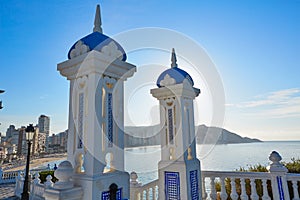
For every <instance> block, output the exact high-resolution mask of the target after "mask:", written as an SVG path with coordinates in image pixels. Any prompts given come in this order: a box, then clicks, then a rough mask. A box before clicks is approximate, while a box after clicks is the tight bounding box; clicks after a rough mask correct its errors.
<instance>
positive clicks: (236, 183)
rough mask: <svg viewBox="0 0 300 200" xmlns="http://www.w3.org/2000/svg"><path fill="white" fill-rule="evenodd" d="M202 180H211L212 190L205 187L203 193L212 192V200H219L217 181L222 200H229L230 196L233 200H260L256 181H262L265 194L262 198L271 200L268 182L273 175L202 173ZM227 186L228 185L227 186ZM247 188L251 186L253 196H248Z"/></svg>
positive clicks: (264, 173)
mask: <svg viewBox="0 0 300 200" xmlns="http://www.w3.org/2000/svg"><path fill="white" fill-rule="evenodd" d="M202 178H203V179H204V180H205V179H206V178H207V179H209V180H210V182H211V185H210V188H207V187H203V190H205V191H203V192H202V193H203V194H205V193H207V191H208V192H210V195H209V196H210V198H211V199H217V196H218V195H216V191H215V190H214V189H215V186H214V181H213V180H217V182H218V183H219V184H220V189H221V191H218V192H219V196H220V198H221V199H222V200H223V199H227V197H228V195H229V196H230V197H231V199H233V200H236V199H239V198H240V199H242V200H246V199H252V200H258V199H259V196H258V194H257V190H256V183H255V180H262V187H263V191H264V194H263V196H262V198H265V199H268V198H270V197H269V196H268V192H267V184H266V180H270V179H271V175H270V173H268V172H225V171H202ZM246 182H250V185H246ZM226 184H228V185H227V186H226ZM247 186H250V188H251V194H250V196H249V195H248V194H247ZM226 187H227V188H231V189H230V194H227V192H229V191H226ZM265 192H266V193H265ZM202 199H206V197H204V196H202Z"/></svg>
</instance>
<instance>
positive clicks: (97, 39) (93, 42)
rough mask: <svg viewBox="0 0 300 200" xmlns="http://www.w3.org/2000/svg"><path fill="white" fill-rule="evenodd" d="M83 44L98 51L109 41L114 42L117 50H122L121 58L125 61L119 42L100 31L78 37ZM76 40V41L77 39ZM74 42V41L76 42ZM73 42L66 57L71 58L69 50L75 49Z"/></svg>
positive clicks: (124, 54) (122, 50)
mask: <svg viewBox="0 0 300 200" xmlns="http://www.w3.org/2000/svg"><path fill="white" fill-rule="evenodd" d="M80 40H81V41H82V42H83V43H84V44H85V45H87V46H88V47H89V50H90V51H91V50H97V51H100V50H101V49H102V47H104V46H106V45H108V44H109V43H110V42H112V41H113V42H114V43H115V44H116V45H117V47H118V50H119V51H121V52H122V54H123V58H122V61H126V58H127V56H126V53H125V51H124V49H123V48H122V47H121V45H120V44H119V43H117V42H116V41H115V40H113V39H112V38H110V37H108V36H106V35H104V34H102V33H100V32H97V31H95V32H93V33H91V34H89V35H87V36H85V37H84V38H82V39H80ZM77 42H78V41H77ZM77 42H76V43H77ZM76 43H75V44H73V46H72V47H71V49H70V50H69V53H68V58H69V59H71V56H70V54H71V51H72V50H73V49H75V45H76Z"/></svg>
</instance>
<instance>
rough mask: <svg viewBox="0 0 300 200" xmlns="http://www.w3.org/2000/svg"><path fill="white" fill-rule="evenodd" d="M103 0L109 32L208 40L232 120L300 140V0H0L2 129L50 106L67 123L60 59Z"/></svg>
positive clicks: (59, 123)
mask: <svg viewBox="0 0 300 200" xmlns="http://www.w3.org/2000/svg"><path fill="white" fill-rule="evenodd" d="M98 3H100V4H101V14H102V23H103V29H104V33H105V34H107V35H115V34H118V33H120V32H122V31H126V30H130V29H134V28H142V27H162V28H168V29H173V30H176V31H178V32H181V33H183V34H185V35H187V36H189V37H191V38H192V39H193V40H195V41H196V42H197V43H199V44H200V45H201V46H203V47H204V48H205V49H206V51H207V52H208V54H209V55H210V57H211V58H212V60H213V61H214V63H215V64H216V67H217V69H218V71H219V73H220V75H221V77H222V80H223V85H224V88H225V94H226V119H225V124H224V126H225V128H227V129H229V130H232V131H235V132H237V133H239V134H241V135H243V136H248V137H257V138H261V139H266V140H294V139H295V140H300V77H299V76H300V55H299V54H300V12H299V10H300V1H299V0H288V1H283V0H264V1H260V0H245V1H240V0H229V1H214V0H212V1H203V0H201V1H196V0H195V1H188V2H184V1H176V2H175V1H158V0H152V1H138V0H128V1H121V0H119V1H116V0H112V1H111V0H110V1H94V0H87V1H79V0H74V1H34V0H33V1H14V0H11V1H1V4H0V38H1V45H0V59H1V63H0V69H1V71H0V89H4V90H5V91H6V92H5V93H4V94H1V95H0V99H2V100H3V103H4V106H5V108H4V109H3V110H1V111H0V122H1V123H2V124H1V125H0V131H1V132H5V131H6V129H7V127H8V126H9V124H15V125H16V126H17V127H19V126H21V125H27V124H28V123H37V118H38V116H39V115H40V114H46V115H50V117H51V129H52V132H53V133H57V132H59V131H63V130H65V129H67V117H68V92H69V90H68V84H69V82H68V81H67V80H66V79H65V78H63V77H62V76H60V74H59V73H58V72H57V71H56V65H57V63H59V62H62V61H64V60H66V58H67V52H68V50H69V48H70V47H71V46H72V45H73V44H74V43H75V42H76V41H77V40H78V39H80V38H82V37H83V36H85V35H87V34H89V33H91V31H92V28H93V20H94V12H95V6H96V4H98ZM168 59H169V58H168ZM134 60H135V58H134V57H132V58H130V56H129V58H128V61H134ZM157 76H158V75H157ZM194 78H195V77H194Z"/></svg>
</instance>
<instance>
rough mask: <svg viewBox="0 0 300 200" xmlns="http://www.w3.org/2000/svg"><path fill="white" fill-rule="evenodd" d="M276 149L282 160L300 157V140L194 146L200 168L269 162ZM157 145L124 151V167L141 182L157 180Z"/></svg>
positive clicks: (229, 168) (221, 168)
mask: <svg viewBox="0 0 300 200" xmlns="http://www.w3.org/2000/svg"><path fill="white" fill-rule="evenodd" d="M274 150H275V151H277V152H279V153H280V155H281V156H282V161H285V162H288V161H290V160H291V158H300V141H288V142H287V141H284V142H263V143H246V144H227V145H197V157H198V158H199V159H200V161H201V168H202V170H214V171H218V170H222V171H232V170H235V169H238V168H240V167H244V168H247V167H248V166H250V165H255V164H262V165H266V166H267V165H269V159H268V157H269V154H270V152H272V151H274ZM159 160H160V147H159V146H152V147H139V148H130V149H127V150H126V151H125V170H126V171H128V172H132V171H135V172H137V173H138V176H139V181H141V182H142V183H147V182H150V181H152V180H154V179H157V163H158V161H159Z"/></svg>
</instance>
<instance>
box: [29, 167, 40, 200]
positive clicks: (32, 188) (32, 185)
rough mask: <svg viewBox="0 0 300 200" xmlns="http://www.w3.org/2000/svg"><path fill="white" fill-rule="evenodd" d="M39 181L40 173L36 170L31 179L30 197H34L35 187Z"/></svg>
mask: <svg viewBox="0 0 300 200" xmlns="http://www.w3.org/2000/svg"><path fill="white" fill-rule="evenodd" d="M40 183H41V180H40V174H39V173H38V172H36V173H35V175H34V179H33V180H32V181H31V188H30V189H31V190H30V197H31V199H34V196H35V194H36V187H37V185H38V184H40Z"/></svg>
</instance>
